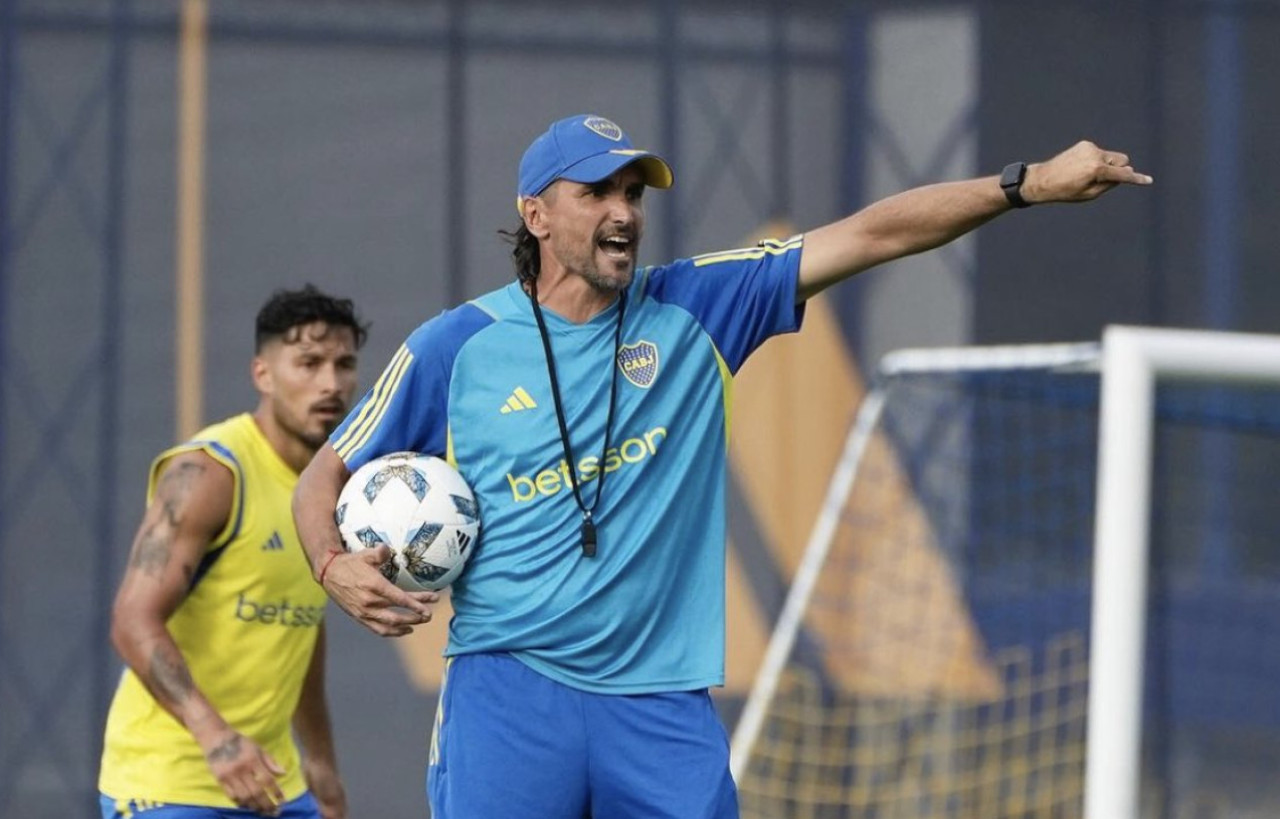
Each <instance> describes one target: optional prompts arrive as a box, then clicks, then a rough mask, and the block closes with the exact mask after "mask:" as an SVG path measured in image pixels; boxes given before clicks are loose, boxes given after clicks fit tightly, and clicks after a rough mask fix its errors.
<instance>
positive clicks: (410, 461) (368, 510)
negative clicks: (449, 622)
mask: <svg viewBox="0 0 1280 819" xmlns="http://www.w3.org/2000/svg"><path fill="white" fill-rule="evenodd" d="M334 520H335V521H336V522H337V524H338V531H339V532H341V533H342V541H343V545H344V546H345V547H346V549H347V551H348V552H356V551H359V550H360V549H373V548H376V547H378V546H381V545H383V544H386V545H387V546H390V547H391V552H392V559H391V560H389V561H387V562H386V563H384V564H382V574H383V575H384V576H385V577H386V578H387V579H388V580H390V581H391V582H392V583H395V584H396V585H397V586H399V587H400V588H402V589H407V590H409V591H422V590H424V589H429V590H435V589H443V588H444V587H445V586H448V585H449V584H450V583H452V582H453V581H454V580H455V579H457V577H458V575H460V574H462V570H463V569H464V568H465V567H466V565H467V560H468V559H469V558H470V557H471V553H472V552H473V551H474V550H475V546H476V541H477V540H478V539H479V537H480V511H479V508H478V507H477V505H476V499H475V495H474V494H473V493H472V491H471V487H470V486H468V485H467V482H466V481H465V480H463V478H462V476H461V475H459V474H458V471H457V470H456V469H454V468H453V467H452V466H450V465H449V464H448V463H447V462H445V461H443V460H441V459H439V458H436V457H433V456H431V455H423V454H421V453H417V452H395V453H392V454H390V455H383V456H382V457H380V458H375V459H373V460H372V461H369V462H368V463H366V464H365V465H364V466H362V467H360V468H359V469H357V470H356V471H355V472H354V473H353V474H352V475H351V477H350V478H349V479H348V480H347V483H346V485H345V486H343V488H342V492H341V493H340V494H339V495H338V506H337V508H336V509H335V510H334Z"/></svg>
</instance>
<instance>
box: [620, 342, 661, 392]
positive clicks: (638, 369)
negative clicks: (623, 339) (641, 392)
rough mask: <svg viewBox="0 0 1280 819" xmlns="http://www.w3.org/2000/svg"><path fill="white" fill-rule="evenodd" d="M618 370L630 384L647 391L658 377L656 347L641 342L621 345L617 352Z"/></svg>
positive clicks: (651, 343) (652, 344) (650, 343)
mask: <svg viewBox="0 0 1280 819" xmlns="http://www.w3.org/2000/svg"><path fill="white" fill-rule="evenodd" d="M618 368H619V369H621V370H622V374H623V375H625V376H626V377H627V380H628V381H630V382H631V383H632V384H635V385H636V386H637V387H644V388H646V389H647V388H648V387H649V385H651V384H652V383H653V380H654V379H655V378H657V377H658V345H656V344H654V343H653V342H652V341H643V340H641V341H637V342H636V343H635V344H623V345H622V347H621V348H620V349H619V350H618Z"/></svg>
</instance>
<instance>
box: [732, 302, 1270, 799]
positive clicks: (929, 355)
mask: <svg viewBox="0 0 1280 819" xmlns="http://www.w3.org/2000/svg"><path fill="white" fill-rule="evenodd" d="M1027 367H1041V368H1064V369H1082V368H1083V369H1090V368H1100V370H1101V379H1102V385H1101V404H1100V408H1099V432H1098V467H1097V469H1098V472H1097V479H1096V493H1097V494H1096V497H1097V501H1096V510H1095V515H1096V518H1095V528H1094V564H1093V565H1094V568H1093V609H1092V612H1091V626H1090V630H1091V638H1090V673H1089V691H1088V721H1087V734H1086V761H1085V788H1084V790H1085V794H1084V819H1138V801H1139V800H1138V797H1139V789H1140V767H1141V740H1142V678H1143V670H1144V669H1143V651H1144V648H1145V639H1146V603H1147V572H1148V566H1147V561H1148V534H1149V532H1148V528H1149V518H1150V507H1151V471H1152V440H1153V427H1154V420H1155V419H1154V415H1153V412H1154V406H1155V387H1156V382H1157V381H1158V380H1160V379H1166V378H1169V379H1190V380H1204V381H1210V382H1214V381H1218V382H1225V381H1230V382H1239V381H1259V382H1272V383H1276V382H1280V336H1272V335H1256V334H1245V333H1227V332H1221V331H1210V330H1181V329H1163V328H1151V327H1130V326H1118V325H1117V326H1109V327H1107V328H1106V329H1105V330H1104V332H1103V337H1102V343H1101V344H1097V343H1084V344H1048V345H1025V346H1005V347H959V348H947V349H935V350H904V351H899V352H896V353H890V354H889V355H887V356H885V357H884V359H882V361H881V364H880V369H879V374H880V376H881V377H891V376H894V375H900V374H906V373H913V372H914V373H923V372H945V371H951V372H955V371H963V370H993V369H1016V368H1027ZM877 383H879V379H877ZM884 400H885V394H884V392H883V390H882V388H880V387H879V386H876V387H875V388H873V389H872V390H870V391H869V392H868V393H867V396H866V398H865V399H864V400H863V402H862V405H861V406H860V408H859V410H858V415H857V418H856V419H855V422H854V424H853V427H852V428H851V429H850V432H849V435H848V437H847V438H846V441H845V446H844V451H843V453H842V454H841V456H840V459H839V461H838V462H837V465H836V469H835V472H834V474H833V475H832V478H831V481H830V483H829V485H828V490H827V495H826V497H825V498H824V500H823V504H822V507H821V509H820V510H819V512H818V517H817V520H816V521H815V523H814V527H813V530H812V532H811V533H810V536H809V540H808V543H807V544H806V546H805V552H804V556H803V557H802V558H801V562H800V565H799V566H798V567H797V569H796V575H795V578H794V580H793V581H792V583H791V586H790V589H789V591H788V595H787V599H786V602H785V603H784V605H783V609H782V613H781V614H780V615H779V617H778V622H777V625H776V626H775V628H774V631H773V635H772V637H771V638H770V641H769V646H768V649H767V650H766V652H765V656H764V659H763V661H762V663H761V667H760V671H759V672H758V674H757V675H756V680H755V684H754V685H753V686H752V690H751V693H750V695H749V697H748V699H747V702H746V705H745V707H744V708H743V711H742V715H741V717H740V718H739V720H738V723H737V727H736V729H735V731H734V734H733V742H732V748H731V769H732V773H733V776H734V778H735V780H736V779H739V778H740V777H741V776H742V774H743V773H744V772H745V771H746V768H747V763H748V761H749V759H750V754H751V750H752V748H753V746H754V745H755V742H756V739H757V738H758V736H759V733H760V730H761V729H762V727H763V724H764V718H765V713H766V711H767V709H768V704H769V702H770V700H771V699H772V698H773V694H774V692H775V690H776V688H777V685H778V682H779V680H780V678H781V675H782V672H783V669H784V668H785V666H786V662H787V657H788V655H789V654H790V653H791V649H792V648H793V646H794V644H795V640H796V637H797V635H798V633H799V630H800V626H801V624H802V622H803V620H804V612H805V610H806V608H807V607H808V605H809V599H810V597H811V596H812V594H813V591H814V588H815V587H816V585H817V581H818V576H819V573H820V571H821V569H822V566H823V564H824V563H825V561H826V557H827V552H828V550H829V548H830V545H831V541H832V538H833V536H834V533H835V530H836V527H837V525H838V522H839V517H840V510H841V507H842V506H843V503H844V500H845V498H846V497H847V496H848V493H849V492H850V490H851V489H852V487H853V484H854V481H855V479H856V477H857V471H858V467H859V464H860V462H861V460H862V455H863V453H864V451H865V450H866V447H867V445H868V444H869V442H870V441H871V438H872V435H873V433H874V431H875V429H876V426H877V424H878V421H879V418H880V415H881V413H882V411H883V408H884Z"/></svg>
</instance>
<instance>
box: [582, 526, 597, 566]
mask: <svg viewBox="0 0 1280 819" xmlns="http://www.w3.org/2000/svg"><path fill="white" fill-rule="evenodd" d="M582 556H583V557H595V556H596V525H595V524H594V523H592V522H591V519H590V518H587V519H584V520H583V521H582Z"/></svg>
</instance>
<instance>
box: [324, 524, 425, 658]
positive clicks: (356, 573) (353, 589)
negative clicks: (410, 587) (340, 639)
mask: <svg viewBox="0 0 1280 819" xmlns="http://www.w3.org/2000/svg"><path fill="white" fill-rule="evenodd" d="M388 560H391V549H390V547H388V546H379V547H378V548H376V549H366V550H364V551H361V552H347V551H341V552H339V553H337V554H333V553H330V554H329V555H328V556H326V557H325V562H326V563H327V564H328V566H327V567H326V568H324V569H322V571H321V573H320V577H319V578H317V579H319V580H320V585H321V586H323V587H324V590H325V591H327V592H328V593H329V597H330V598H332V599H333V601H334V602H335V603H337V604H338V606H339V607H340V608H341V609H342V610H343V611H345V612H346V613H347V614H350V615H351V616H352V617H354V618H356V619H357V620H359V621H360V622H361V623H363V624H364V625H365V626H367V627H368V628H369V629H370V630H372V631H374V632H375V633H377V634H380V635H382V636H383V637H403V636H404V635H406V634H410V633H412V632H413V627H414V626H420V625H423V624H424V623H429V622H431V614H432V611H431V605H432V604H433V603H436V602H438V601H439V600H440V595H439V594H438V593H437V592H433V591H420V592H419V591H415V592H410V591H405V590H404V589H402V588H400V587H399V586H397V585H395V584H394V583H392V582H391V581H389V580H387V578H385V577H383V575H382V572H381V571H380V570H379V567H380V566H381V565H382V564H383V563H385V562H387V561H388Z"/></svg>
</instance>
